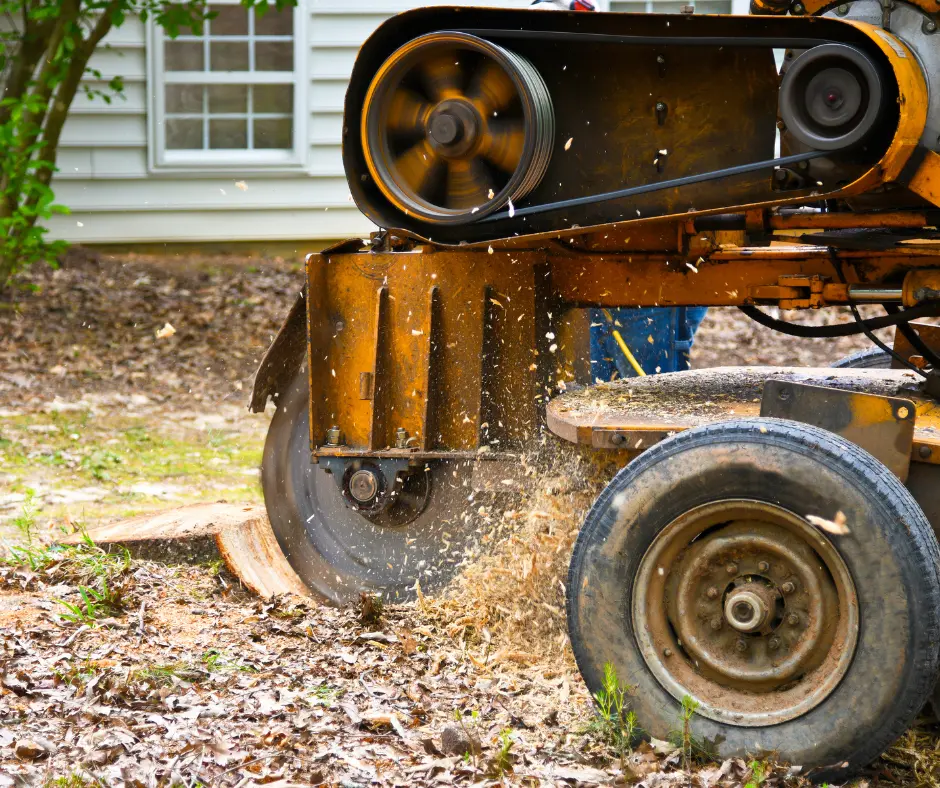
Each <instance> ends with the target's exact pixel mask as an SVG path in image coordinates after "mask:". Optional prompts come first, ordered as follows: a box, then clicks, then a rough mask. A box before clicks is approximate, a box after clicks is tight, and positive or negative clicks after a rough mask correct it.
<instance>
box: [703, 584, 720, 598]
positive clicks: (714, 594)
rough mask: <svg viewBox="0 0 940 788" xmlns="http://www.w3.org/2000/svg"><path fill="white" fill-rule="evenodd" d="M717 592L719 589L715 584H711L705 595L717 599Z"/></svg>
mask: <svg viewBox="0 0 940 788" xmlns="http://www.w3.org/2000/svg"><path fill="white" fill-rule="evenodd" d="M718 594H719V591H718V589H717V588H715V586H712V587H711V588H709V589H708V591H706V592H705V596H707V597H708V598H709V599H718Z"/></svg>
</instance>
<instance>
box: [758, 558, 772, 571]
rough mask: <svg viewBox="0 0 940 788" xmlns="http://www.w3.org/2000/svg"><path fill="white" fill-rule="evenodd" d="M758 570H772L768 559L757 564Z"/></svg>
mask: <svg viewBox="0 0 940 788" xmlns="http://www.w3.org/2000/svg"><path fill="white" fill-rule="evenodd" d="M757 571H758V572H769V571H770V564H768V563H767V562H766V561H761V562H760V563H759V564H758V565H757Z"/></svg>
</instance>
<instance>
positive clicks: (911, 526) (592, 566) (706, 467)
mask: <svg viewBox="0 0 940 788" xmlns="http://www.w3.org/2000/svg"><path fill="white" fill-rule="evenodd" d="M729 498H747V499H752V500H759V501H765V502H769V503H773V504H777V505H780V506H783V507H784V508H788V509H790V510H791V511H794V512H796V513H798V514H802V515H805V514H812V513H815V514H821V515H823V516H826V517H832V515H834V514H835V510H837V509H838V510H841V511H842V512H843V513H844V514H845V515H846V517H847V518H848V524H849V527H850V528H851V532H850V533H849V534H848V535H847V536H832V537H829V538H830V540H831V541H832V543H833V544H834V545H835V547H836V549H837V550H838V552H839V554H840V555H841V556H842V558H843V559H844V561H845V562H846V565H847V566H848V569H849V572H850V573H851V575H852V578H853V580H854V582H855V585H856V590H857V593H858V600H859V619H860V626H859V635H858V643H857V646H856V651H855V657H854V659H853V661H852V664H851V666H850V668H849V670H848V672H847V674H846V675H845V676H844V677H843V679H842V681H841V682H840V683H839V685H838V686H837V687H836V688H835V690H834V691H833V692H832V693H831V694H830V695H829V696H828V697H827V698H826V699H825V700H824V701H823V702H822V703H820V704H819V705H818V706H816V707H815V708H814V709H811V710H810V711H809V712H808V713H806V714H804V715H802V716H801V717H797V718H795V719H793V720H790V721H788V722H783V723H780V724H777V725H773V726H768V727H763V728H760V727H737V726H733V725H729V724H724V723H719V722H715V721H713V720H710V719H706V718H704V717H701V716H700V715H696V716H695V717H694V718H693V720H692V733H693V736H694V737H695V738H696V739H697V740H699V741H704V742H709V743H712V745H713V746H714V748H715V749H716V755H717V756H718V757H719V758H721V759H724V758H727V757H748V756H756V755H758V754H759V753H760V752H761V751H767V752H776V753H777V754H778V756H779V757H780V758H781V759H783V760H785V761H788V762H790V763H792V764H796V765H800V766H802V767H803V774H806V773H807V772H808V771H810V770H815V771H812V779H814V780H829V781H836V782H841V781H842V780H844V779H845V778H846V777H848V776H849V775H851V774H852V773H854V772H856V771H857V770H858V769H860V768H862V767H863V766H865V765H866V764H868V763H869V762H870V761H871V760H873V759H874V758H876V757H877V756H878V755H879V754H880V753H881V752H883V751H884V749H885V748H886V747H887V746H888V745H890V744H891V742H892V741H894V739H896V738H897V737H898V736H899V735H900V734H901V733H903V732H904V730H905V729H906V728H907V727H908V726H909V725H910V724H911V722H913V720H914V718H915V716H916V715H917V713H918V712H919V711H920V709H921V708H922V707H923V705H924V703H925V702H926V700H927V699H928V698H929V696H930V694H931V692H932V690H933V687H934V684H935V683H936V680H937V673H938V656H940V652H938V648H940V547H938V544H937V538H936V536H935V535H934V532H933V529H932V528H931V527H930V523H929V522H928V521H927V518H926V517H925V516H924V513H923V512H922V511H921V509H920V507H919V506H918V505H917V503H916V502H915V501H914V499H913V498H912V497H911V494H910V493H909V492H908V491H907V489H906V488H905V487H904V486H903V485H902V484H901V482H900V481H899V480H898V479H897V477H895V476H894V475H893V474H892V473H891V472H890V471H889V470H888V469H887V468H886V467H885V466H884V465H883V464H882V463H880V462H879V461H878V460H876V459H875V458H874V457H872V456H871V455H870V454H868V453H867V452H865V451H864V450H862V449H860V448H859V447H858V446H856V445H855V444H853V443H850V442H849V441H847V440H845V439H843V438H841V437H839V436H837V435H834V434H833V433H830V432H827V431H825V430H822V429H819V428H816V427H811V426H808V425H803V424H799V423H796V422H792V421H785V420H782V419H747V420H740V421H730V422H724V423H720V424H714V425H707V426H703V427H697V428H695V429H691V430H688V431H686V432H682V433H679V434H677V435H675V436H673V437H672V438H668V439H666V440H664V441H662V442H661V443H659V444H657V445H656V446H654V447H652V448H651V449H649V450H648V451H646V452H644V453H643V454H641V455H640V456H639V457H638V458H636V459H635V460H633V461H632V462H631V463H630V464H629V465H627V466H626V467H625V468H623V469H622V470H621V471H620V472H619V473H618V474H617V476H616V477H614V479H613V480H612V481H611V482H610V484H609V485H608V486H607V487H606V488H605V489H604V491H603V492H602V493H601V495H600V496H599V497H598V499H597V501H596V502H595V503H594V505H593V507H592V508H591V510H590V512H589V514H588V516H587V519H586V520H585V523H584V526H583V528H582V530H581V532H580V534H579V536H578V539H577V542H576V544H575V547H574V553H573V556H572V559H571V565H570V570H569V575H568V598H567V608H568V626H569V634H570V638H571V645H572V648H573V650H574V655H575V658H576V660H577V664H578V667H579V669H580V671H581V675H582V676H583V677H584V680H585V683H586V684H587V686H588V689H589V690H590V691H591V692H592V694H593V693H594V692H597V691H598V690H599V689H600V687H601V677H602V675H603V666H604V663H605V662H607V661H610V662H612V663H613V664H614V666H615V668H616V670H617V675H618V676H620V677H621V678H622V680H624V681H627V682H629V683H630V684H631V685H633V686H634V687H635V689H634V691H633V692H632V700H633V704H634V706H633V707H634V710H635V711H636V714H637V718H638V722H639V725H640V727H641V728H642V730H644V731H645V732H646V733H648V734H649V735H652V736H654V737H656V738H660V739H665V738H667V737H668V735H669V734H670V732H671V731H674V730H676V729H677V725H678V719H679V709H680V704H679V702H678V701H677V700H676V699H675V698H673V697H672V695H670V694H669V693H667V692H666V691H665V690H664V689H663V688H662V686H661V685H660V684H659V682H658V681H657V679H656V678H655V677H654V676H653V674H652V673H651V672H650V670H649V669H648V667H647V665H646V662H645V661H644V658H643V656H642V654H641V652H640V650H639V648H638V647H637V644H636V641H635V639H634V635H633V631H632V621H631V619H632V617H631V615H630V613H629V611H630V609H631V600H632V594H633V582H634V579H635V577H636V575H637V571H638V567H639V565H640V561H641V559H642V557H643V555H644V554H645V552H646V550H647V548H648V547H649V546H650V544H651V543H652V541H653V539H654V538H655V536H656V535H657V534H658V533H659V532H660V531H661V530H662V529H663V528H664V527H665V526H666V525H667V524H668V523H670V522H671V521H672V520H673V519H675V518H676V517H677V516H679V515H680V514H682V513H683V512H685V511H688V510H689V509H691V508H693V507H695V506H699V505H701V504H705V503H708V502H712V501H718V500H722V499H729ZM909 622H910V623H909ZM843 763H847V764H848V766H847V767H842V766H841V764H843Z"/></svg>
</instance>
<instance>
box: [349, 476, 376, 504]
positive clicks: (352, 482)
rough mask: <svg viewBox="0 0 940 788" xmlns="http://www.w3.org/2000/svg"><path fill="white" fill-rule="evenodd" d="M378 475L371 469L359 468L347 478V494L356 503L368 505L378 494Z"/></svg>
mask: <svg viewBox="0 0 940 788" xmlns="http://www.w3.org/2000/svg"><path fill="white" fill-rule="evenodd" d="M379 489H380V486H379V478H378V474H376V472H375V471H374V470H373V469H372V468H360V469H359V470H358V471H354V472H353V473H352V474H351V475H350V477H349V494H350V496H351V497H352V498H353V500H355V501H356V502H357V503H362V504H366V503H370V502H371V501H374V500H375V498H376V496H377V495H378V494H379Z"/></svg>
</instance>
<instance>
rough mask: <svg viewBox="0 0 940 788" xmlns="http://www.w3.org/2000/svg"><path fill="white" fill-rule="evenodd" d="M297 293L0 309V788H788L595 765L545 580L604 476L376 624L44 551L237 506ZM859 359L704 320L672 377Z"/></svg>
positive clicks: (48, 289)
mask: <svg viewBox="0 0 940 788" xmlns="http://www.w3.org/2000/svg"><path fill="white" fill-rule="evenodd" d="M301 282H302V268H301V265H300V263H299V261H291V260H279V259H232V258H229V259H218V258H199V257H173V258H156V257H142V256H130V255H125V256H120V257H110V256H97V255H93V254H83V253H81V252H77V253H74V254H72V255H71V256H70V257H69V258H68V259H67V260H66V261H65V264H64V265H63V267H62V268H60V269H59V270H56V271H51V270H47V269H46V270H35V271H33V272H32V273H31V274H30V275H29V277H27V278H24V279H23V280H22V281H21V282H20V288H21V289H20V291H19V292H18V293H17V295H16V297H15V299H13V300H9V299H8V300H5V301H4V300H0V539H2V541H4V542H5V544H6V547H7V549H8V550H9V548H10V546H11V545H14V544H20V545H22V544H23V542H24V539H25V538H26V535H27V533H29V535H31V536H32V538H33V540H34V545H36V547H35V548H34V549H33V550H32V551H30V552H25V553H24V552H22V551H21V552H19V553H16V554H14V555H13V558H8V559H7V561H6V563H4V564H0V788H2V787H3V786H7V785H10V786H12V785H37V786H53V785H55V786H65V787H68V788H80V787H81V786H92V785H107V786H111V785H114V786H135V787H136V786H175V785H179V786H196V785H201V786H208V785H225V786H236V785H237V786H255V785H270V786H288V785H321V784H322V785H331V786H334V785H335V786H344V787H345V788H353V786H367V785H377V786H378V785H388V786H393V785H394V786H412V785H421V786H424V785H439V784H445V785H446V784H452V783H453V784H461V785H483V784H493V785H498V784H507V785H509V784H512V785H527V786H535V785H593V784H601V785H609V784H624V783H635V782H640V784H642V785H645V786H649V788H652V787H653V786H683V785H695V786H712V785H722V786H725V785H727V786H743V785H745V784H746V783H748V781H750V782H751V783H752V784H754V785H755V786H756V785H768V786H775V785H784V784H786V785H796V784H799V783H800V782H801V778H800V777H799V774H798V770H796V769H795V770H788V768H787V767H785V766H776V765H774V764H772V763H767V764H766V773H765V774H763V775H761V774H760V770H761V769H764V768H765V766H764V765H763V762H758V763H757V765H756V766H755V765H754V764H749V763H744V762H743V761H728V762H725V763H709V762H708V761H707V759H705V760H695V759H693V762H691V763H687V762H686V761H687V759H686V756H685V753H684V752H683V750H682V748H681V747H678V748H677V747H676V743H667V742H654V743H653V746H644V747H643V748H641V749H639V750H637V751H636V752H634V753H632V754H630V755H629V756H628V757H626V758H624V759H623V760H622V761H621V759H620V758H619V757H617V752H616V747H614V746H612V744H611V741H612V740H611V736H610V732H609V731H606V732H605V731H604V730H601V729H599V728H598V724H597V721H596V719H595V718H594V716H593V713H592V712H591V704H590V699H589V698H588V696H587V692H586V690H585V689H584V687H583V685H582V684H581V681H580V679H579V677H578V676H577V673H576V671H575V670H574V669H573V663H572V660H571V655H570V651H569V650H568V648H567V641H566V637H565V631H564V614H563V609H564V589H563V579H564V567H565V566H566V564H567V554H568V551H570V548H571V544H572V543H573V539H574V536H575V534H576V532H577V526H578V523H579V522H580V517H581V516H582V515H583V513H584V511H585V510H586V508H587V506H589V505H590V502H591V500H592V499H593V496H594V495H595V494H596V491H597V489H598V487H599V484H602V483H603V479H604V478H606V477H605V474H607V473H609V469H603V468H596V467H589V464H588V463H586V462H585V461H584V459H583V458H581V457H579V456H576V455H572V456H570V457H567V458H565V459H563V460H559V461H558V462H556V463H555V464H554V466H553V467H552V468H551V474H552V476H551V481H550V482H549V483H546V484H544V485H542V487H541V489H539V490H538V491H536V492H534V493H533V494H532V495H531V496H530V498H529V499H527V500H526V501H525V505H524V506H523V507H521V508H520V509H519V510H518V511H515V512H511V513H509V515H507V516H506V520H505V530H504V533H505V539H504V542H503V543H502V544H501V545H500V548H499V550H497V551H496V552H495V554H494V555H492V556H491V557H490V558H489V559H484V560H481V561H480V562H479V563H477V564H475V565H473V566H469V567H467V568H466V570H465V572H464V575H463V576H462V578H460V579H458V581H457V582H456V583H455V585H454V587H453V588H452V589H451V590H450V592H449V593H448V594H447V595H446V596H444V597H442V598H439V599H424V600H423V601H421V602H419V603H417V604H415V605H410V606H400V607H399V606H396V607H387V608H386V609H385V610H383V611H381V612H379V613H378V614H377V615H374V616H372V617H369V616H366V618H363V611H362V610H361V609H359V608H350V609H345V610H335V609H331V608H326V607H322V606H319V605H317V604H315V603H313V602H310V601H303V600H296V599H284V600H275V601H274V602H271V603H264V602H262V601H260V600H258V599H255V598H252V597H250V596H249V595H248V594H247V593H246V592H244V591H242V590H241V589H239V588H238V586H237V583H236V582H235V581H234V580H233V578H231V577H230V576H228V575H227V573H226V572H225V571H224V570H222V569H221V568H220V566H219V565H218V564H215V563H212V564H209V565H206V566H188V567H179V566H166V565H160V564H153V563H143V562H137V561H131V562H129V563H124V562H123V561H122V559H121V558H120V556H118V557H115V556H110V557H108V556H103V555H102V554H101V552H100V551H99V550H97V548H95V547H92V546H86V547H84V548H80V549H78V550H77V551H72V552H67V553H57V552H55V551H52V552H50V551H49V550H47V549H45V548H44V547H42V545H44V544H45V543H48V542H50V541H52V540H54V538H55V537H56V535H57V534H58V533H60V532H61V531H62V530H73V529H75V528H78V527H91V526H94V525H96V524H98V523H101V522H105V521H110V520H113V519H115V518H118V517H123V516H128V515H132V514H136V513H140V512H143V511H147V510H152V509H160V508H165V507H167V506H171V505H177V504H181V503H187V502H192V501H206V500H228V501H259V500H260V489H259V486H258V464H259V461H260V454H261V447H262V444H263V439H264V433H265V429H266V425H267V419H268V416H269V414H268V416H265V415H251V414H248V413H247V411H246V409H245V403H246V401H247V392H248V389H249V387H250V383H251V379H252V375H253V373H254V369H255V366H256V364H257V362H258V360H259V359H260V356H261V354H262V353H263V351H264V349H265V348H266V347H267V344H268V342H269V341H270V340H271V337H272V336H273V334H274V332H275V331H276V330H277V327H278V325H279V323H280V320H281V319H282V317H283V315H284V314H285V313H286V310H287V308H288V306H289V304H290V302H291V301H292V299H293V297H294V295H295V293H296V292H297V290H298V289H299V288H300V286H301ZM788 317H789V316H788ZM794 319H801V320H806V319H811V320H816V321H818V320H823V319H826V320H830V319H837V320H844V319H847V318H846V316H844V315H834V316H833V315H831V314H827V315H823V314H817V315H809V316H802V317H800V318H794ZM168 325H169V326H171V327H172V329H168V328H166V327H167V326H168ZM864 346H865V341H864V340H862V341H859V340H840V341H839V342H808V341H805V340H793V339H789V338H786V337H782V336H781V335H778V334H774V333H773V332H770V331H768V330H766V329H764V328H762V327H760V326H757V325H756V324H754V323H752V322H750V321H749V320H747V318H746V317H744V316H743V315H742V314H740V313H739V312H737V311H734V310H712V311H711V312H710V314H709V316H708V318H707V319H706V321H705V323H704V324H703V326H702V329H701V331H700V333H699V335H698V338H697V340H696V346H695V350H694V353H693V363H694V365H695V366H715V365H727V364H739V363H743V364H758V363H760V364H766V363H770V364H799V365H828V364H829V363H830V362H831V361H832V360H834V359H836V358H838V357H840V356H842V355H845V354H847V353H850V352H852V351H854V350H857V349H859V348H861V347H864ZM501 526H502V524H501ZM83 589H84V593H85V597H83V596H82V594H83ZM95 594H98V595H99V596H100V597H101V599H99V598H98V596H95ZM89 595H90V599H91V603H89ZM89 604H91V607H92V608H93V610H94V613H95V615H89V614H88V609H89ZM76 610H78V611H79V612H76ZM82 611H84V612H82ZM367 612H368V611H367ZM679 744H682V742H681V741H680V742H679ZM937 747H938V745H937V742H936V741H935V740H934V739H933V738H932V737H931V735H930V734H929V733H925V732H923V731H918V732H911V733H909V734H908V735H907V737H906V738H905V739H904V740H903V741H902V742H901V743H900V744H899V746H898V747H897V748H895V750H893V751H892V752H891V753H889V755H888V756H886V758H885V759H884V760H883V761H881V762H879V764H877V765H876V766H875V767H873V769H872V770H871V772H870V773H869V774H868V776H867V777H866V778H865V780H863V783H865V784H869V783H872V782H880V783H881V784H900V785H917V784H936V779H937V775H940V771H938V770H937V766H936V764H935V762H934V761H935V759H934V757H933V756H931V755H930V753H931V752H932V751H936V749H937ZM466 752H469V753H470V754H469V755H464V753H466ZM937 760H940V759H937ZM687 767H688V768H687ZM755 769H757V770H758V771H757V772H755ZM761 776H762V779H758V778H761ZM755 779H756V780H757V782H756V783H755Z"/></svg>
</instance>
